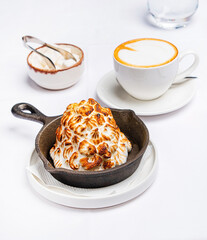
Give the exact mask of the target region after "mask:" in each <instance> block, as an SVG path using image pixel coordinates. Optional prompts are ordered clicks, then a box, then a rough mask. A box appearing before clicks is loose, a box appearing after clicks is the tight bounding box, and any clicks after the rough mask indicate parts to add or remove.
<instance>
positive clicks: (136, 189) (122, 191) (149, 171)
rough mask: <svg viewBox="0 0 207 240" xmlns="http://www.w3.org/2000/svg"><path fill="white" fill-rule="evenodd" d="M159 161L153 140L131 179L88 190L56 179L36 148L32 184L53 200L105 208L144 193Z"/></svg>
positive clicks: (30, 176)
mask: <svg viewBox="0 0 207 240" xmlns="http://www.w3.org/2000/svg"><path fill="white" fill-rule="evenodd" d="M157 161H158V160H157V152H156V149H155V146H154V145H153V144H152V142H150V143H149V145H148V147H147V150H146V152H145V154H144V156H143V158H142V160H141V162H140V165H139V167H138V169H137V170H136V171H135V173H134V174H133V175H131V176H130V177H129V178H127V179H126V180H124V181H122V182H120V183H117V184H115V185H112V186H108V187H103V188H94V189H84V188H75V187H71V186H67V185H65V184H62V183H60V182H59V181H57V180H56V179H55V178H53V177H52V175H50V174H49V173H48V172H47V171H46V170H45V168H44V166H43V164H42V161H41V160H40V159H39V157H38V155H37V153H36V151H35V150H34V151H33V153H32V155H31V158H30V162H29V166H28V167H27V176H28V179H29V182H30V184H31V185H32V187H33V188H34V189H35V190H36V191H37V192H38V193H39V194H40V195H42V196H43V197H45V198H47V199H48V200H50V201H53V202H55V203H58V204H61V205H65V206H69V207H76V208H103V207H109V206H114V205H117V204H120V203H124V202H126V201H128V200H130V199H133V198H135V197H136V196H138V195H140V194H141V193H143V192H144V191H145V190H146V189H147V188H148V187H149V186H150V185H151V184H152V183H153V182H154V180H155V177H156V173H157V166H158V163H157Z"/></svg>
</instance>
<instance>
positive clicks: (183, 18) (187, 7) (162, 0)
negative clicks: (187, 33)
mask: <svg viewBox="0 0 207 240" xmlns="http://www.w3.org/2000/svg"><path fill="white" fill-rule="evenodd" d="M197 8H198V0H148V11H149V13H150V15H151V18H152V21H153V22H154V24H156V25H157V26H159V27H161V28H165V29H175V28H180V27H185V26H186V25H187V24H188V23H189V22H190V20H191V17H192V16H193V14H194V13H195V11H196V9H197Z"/></svg>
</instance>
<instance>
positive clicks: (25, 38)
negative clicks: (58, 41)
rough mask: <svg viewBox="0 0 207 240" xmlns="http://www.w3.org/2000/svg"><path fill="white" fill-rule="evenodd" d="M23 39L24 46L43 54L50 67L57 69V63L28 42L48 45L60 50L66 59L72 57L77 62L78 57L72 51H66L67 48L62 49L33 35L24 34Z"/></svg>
mask: <svg viewBox="0 0 207 240" xmlns="http://www.w3.org/2000/svg"><path fill="white" fill-rule="evenodd" d="M22 40H23V43H24V46H25V47H27V48H30V49H31V50H32V51H34V52H36V53H37V54H39V55H41V56H42V57H44V59H45V62H46V63H47V65H48V67H49V68H52V69H56V67H55V64H54V63H53V61H52V60H51V59H50V58H49V57H47V56H45V55H44V54H42V53H41V52H39V51H38V50H36V49H34V48H33V47H31V46H30V45H29V44H28V42H33V43H38V44H41V45H43V46H46V47H48V48H50V49H53V50H55V51H57V52H59V53H60V54H61V55H62V56H63V57H64V58H65V59H66V60H67V59H71V58H72V59H73V60H74V61H76V62H77V60H76V58H75V57H74V56H73V54H72V53H70V52H68V51H66V50H64V49H62V48H59V47H56V46H54V45H52V44H48V43H46V42H43V41H42V40H40V39H38V38H35V37H32V36H23V37H22Z"/></svg>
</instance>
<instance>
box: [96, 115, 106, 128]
mask: <svg viewBox="0 0 207 240" xmlns="http://www.w3.org/2000/svg"><path fill="white" fill-rule="evenodd" d="M94 118H95V120H96V122H97V123H98V125H103V124H104V123H105V120H104V116H103V115H102V114H100V113H98V114H96V115H95V116H94Z"/></svg>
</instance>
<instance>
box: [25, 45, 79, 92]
mask: <svg viewBox="0 0 207 240" xmlns="http://www.w3.org/2000/svg"><path fill="white" fill-rule="evenodd" d="M58 45H65V46H69V47H70V48H71V53H73V54H76V55H78V56H79V58H80V60H79V61H77V62H76V63H75V64H74V65H72V66H70V67H67V68H63V69H55V70H52V69H42V68H38V67H37V66H34V65H35V64H33V63H32V61H31V59H32V56H33V54H36V53H35V52H31V53H30V54H29V55H28V57H27V64H28V75H29V77H30V78H31V79H32V80H33V81H34V82H36V83H37V84H38V85H39V86H41V87H43V88H47V89H52V90H60V89H64V88H68V87H70V86H72V85H74V84H75V83H77V82H78V81H79V80H80V78H81V75H82V73H83V71H84V61H83V60H84V53H83V50H82V49H81V48H79V47H77V46H75V45H72V44H66V43H61V44H60V43H59V44H58ZM41 48H44V46H42V47H39V48H37V49H38V50H39V49H41Z"/></svg>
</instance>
